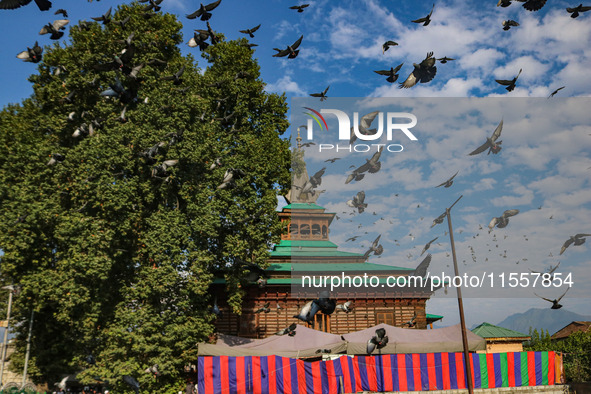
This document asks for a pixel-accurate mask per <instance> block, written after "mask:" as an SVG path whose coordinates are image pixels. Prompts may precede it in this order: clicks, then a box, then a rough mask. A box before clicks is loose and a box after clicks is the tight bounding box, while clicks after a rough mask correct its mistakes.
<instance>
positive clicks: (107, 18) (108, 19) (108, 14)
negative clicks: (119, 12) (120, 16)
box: [91, 7, 112, 25]
mask: <svg viewBox="0 0 591 394" xmlns="http://www.w3.org/2000/svg"><path fill="white" fill-rule="evenodd" d="M111 8H112V7H109V9H108V10H107V12H105V13H104V14H103V15H101V16H96V17H92V18H91V19H93V20H95V21H97V22H103V25H106V24H108V23H109V22H111Z"/></svg>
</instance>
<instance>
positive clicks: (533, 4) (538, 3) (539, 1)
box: [515, 0, 546, 11]
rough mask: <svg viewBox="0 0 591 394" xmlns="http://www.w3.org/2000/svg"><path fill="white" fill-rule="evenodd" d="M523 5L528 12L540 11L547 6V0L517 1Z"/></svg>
mask: <svg viewBox="0 0 591 394" xmlns="http://www.w3.org/2000/svg"><path fill="white" fill-rule="evenodd" d="M515 1H519V2H521V3H523V8H525V9H526V10H528V11H538V10H539V9H540V8H542V7H543V6H544V4H546V0H515Z"/></svg>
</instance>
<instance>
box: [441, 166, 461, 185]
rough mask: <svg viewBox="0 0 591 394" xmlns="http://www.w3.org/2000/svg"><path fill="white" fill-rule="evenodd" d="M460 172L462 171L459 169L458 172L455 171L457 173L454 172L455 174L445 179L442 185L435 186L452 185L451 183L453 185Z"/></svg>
mask: <svg viewBox="0 0 591 394" xmlns="http://www.w3.org/2000/svg"><path fill="white" fill-rule="evenodd" d="M458 172H460V171H459V170H458V171H457V172H456V173H455V174H454V175H453V176H452V177H451V178H449V179H448V180H447V181H445V182H443V183H442V184H440V185H437V186H435V187H441V186H443V187H450V186H451V185H453V183H454V181H453V179H454V178H455V177H456V175H458Z"/></svg>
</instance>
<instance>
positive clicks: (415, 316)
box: [404, 311, 417, 328]
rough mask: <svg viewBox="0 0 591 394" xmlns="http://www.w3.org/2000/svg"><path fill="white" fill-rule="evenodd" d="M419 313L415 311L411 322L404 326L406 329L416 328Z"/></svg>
mask: <svg viewBox="0 0 591 394" xmlns="http://www.w3.org/2000/svg"><path fill="white" fill-rule="evenodd" d="M416 320H417V312H416V311H415V313H414V315H413V316H412V317H411V319H410V320H409V321H407V322H406V323H404V326H406V327H410V328H412V327H414V326H416V324H417V321H416Z"/></svg>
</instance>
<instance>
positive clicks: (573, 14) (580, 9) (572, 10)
mask: <svg viewBox="0 0 591 394" xmlns="http://www.w3.org/2000/svg"><path fill="white" fill-rule="evenodd" d="M589 10H591V7H588V6H583V4H579V5H578V6H576V7H573V8H570V7H569V8H567V9H566V11H567V12H568V13H569V14H571V15H570V17H571V18H576V17H578V16H579V14H580V13H581V12H587V11H589Z"/></svg>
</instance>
